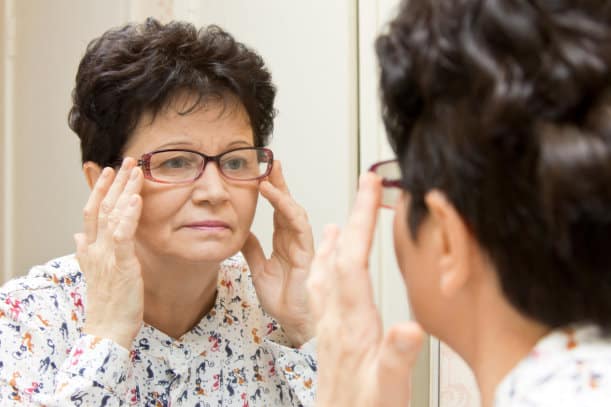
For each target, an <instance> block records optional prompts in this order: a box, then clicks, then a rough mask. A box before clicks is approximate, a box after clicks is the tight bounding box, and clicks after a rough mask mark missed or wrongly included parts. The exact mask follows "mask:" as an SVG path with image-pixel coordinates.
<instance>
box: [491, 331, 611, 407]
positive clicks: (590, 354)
mask: <svg viewBox="0 0 611 407" xmlns="http://www.w3.org/2000/svg"><path fill="white" fill-rule="evenodd" d="M603 406H605V407H608V406H611V338H609V337H604V336H603V335H602V334H601V331H600V329H598V328H597V327H595V326H584V327H580V328H576V329H573V328H570V329H563V330H557V331H553V332H551V333H550V334H548V335H546V336H545V337H544V338H543V339H541V340H540V341H539V342H538V343H537V345H536V346H535V347H534V349H533V350H532V351H531V352H530V354H529V355H528V357H526V358H525V359H524V360H523V361H521V362H520V363H519V364H518V365H517V366H516V367H515V368H514V369H513V370H512V371H511V372H510V373H509V374H508V375H507V376H506V377H505V379H503V381H502V382H501V384H500V385H499V386H498V387H497V390H496V402H495V407H603Z"/></svg>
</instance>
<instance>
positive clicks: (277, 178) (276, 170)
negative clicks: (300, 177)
mask: <svg viewBox="0 0 611 407" xmlns="http://www.w3.org/2000/svg"><path fill="white" fill-rule="evenodd" d="M267 179H268V180H269V182H271V183H272V185H274V186H275V187H276V188H278V189H279V190H281V191H282V192H284V193H285V194H290V192H289V187H288V185H287V184H286V180H285V179H284V174H283V173H282V163H280V161H279V160H274V165H273V167H272V171H271V172H270V173H269V175H268V177H267Z"/></svg>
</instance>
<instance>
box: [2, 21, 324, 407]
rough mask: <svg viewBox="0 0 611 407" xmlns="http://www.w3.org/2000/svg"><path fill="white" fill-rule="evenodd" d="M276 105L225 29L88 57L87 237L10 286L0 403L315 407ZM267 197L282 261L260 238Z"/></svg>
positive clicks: (135, 43)
mask: <svg viewBox="0 0 611 407" xmlns="http://www.w3.org/2000/svg"><path fill="white" fill-rule="evenodd" d="M274 96H275V88H274V86H273V84H272V82H271V76H270V74H269V72H268V71H267V69H266V68H265V66H264V63H263V61H262V60H261V58H260V57H259V56H258V55H257V54H256V53H255V52H254V51H252V50H250V49H249V48H247V47H246V46H244V45H243V44H241V43H238V42H236V41H235V40H234V39H233V38H232V36H231V35H229V34H228V33H226V32H224V31H222V30H221V29H220V28H218V27H209V28H207V29H203V30H201V31H197V30H196V29H195V28H194V27H193V26H192V25H190V24H186V23H178V22H174V23H169V24H167V25H162V24H160V23H158V22H157V21H155V20H152V19H149V20H147V21H146V22H145V23H144V24H142V25H127V26H124V27H121V28H118V29H113V30H110V31H108V32H106V33H105V34H103V35H102V36H101V37H100V38H98V39H96V40H94V41H93V42H91V44H90V45H89V47H88V48H87V52H86V53H85V56H84V57H83V59H82V61H81V64H80V66H79V70H78V73H77V77H76V86H75V89H74V92H73V102H74V105H73V107H72V109H71V111H70V115H69V123H70V126H71V128H72V129H73V130H74V131H75V132H76V134H77V135H78V136H79V138H80V140H81V150H82V159H83V171H84V174H85V178H86V180H87V183H88V184H89V186H90V187H91V189H92V192H91V195H90V197H89V200H88V202H87V203H86V205H85V208H84V230H83V232H82V233H78V234H77V235H76V236H75V241H76V256H73V255H71V256H66V257H61V258H58V259H55V260H52V261H50V262H49V263H47V264H45V265H42V266H38V267H35V268H33V269H32V270H31V272H30V273H29V275H28V276H26V277H24V278H19V279H16V280H14V281H10V282H8V283H7V284H6V285H5V286H4V287H3V288H2V291H1V293H0V299H1V304H2V318H1V319H0V362H1V364H0V377H1V379H2V381H3V385H2V390H1V404H2V405H13V404H15V405H20V404H27V405H31V404H35V405H45V406H49V405H61V406H65V405H88V406H95V405H99V406H110V405H117V406H118V405H128V404H133V405H147V406H148V405H151V406H168V405H186V406H212V405H219V406H220V405H222V406H247V405H290V406H293V405H294V406H297V405H304V404H308V403H309V402H310V401H311V400H312V398H313V388H314V379H315V373H314V372H315V370H316V364H315V361H314V358H313V354H312V349H311V345H310V344H309V343H308V341H309V339H310V338H311V337H312V331H313V329H312V323H311V322H310V317H309V311H308V307H307V301H306V299H305V293H304V292H303V291H304V290H303V285H304V282H305V279H306V276H307V274H308V270H309V266H310V262H311V258H312V255H313V241H312V236H311V230H310V227H309V224H308V221H307V218H306V215H305V212H304V211H303V209H302V208H301V207H299V206H298V205H297V204H296V203H295V202H294V201H293V199H292V198H291V197H290V195H289V193H288V189H287V186H286V184H285V182H284V179H283V176H282V172H281V168H280V165H279V162H277V161H274V160H273V154H272V152H271V151H270V150H268V149H266V148H264V147H263V146H265V145H266V143H267V142H268V139H269V136H270V134H271V131H272V127H273V117H274V107H273V102H274ZM259 192H260V193H261V194H262V195H263V196H264V197H265V198H266V199H267V200H269V202H270V203H271V204H272V206H273V207H274V209H275V215H274V237H273V243H274V247H273V253H272V255H271V257H270V258H269V259H266V258H265V256H264V253H263V251H262V249H261V247H260V245H259V243H258V241H257V238H256V237H255V236H254V235H253V234H252V233H250V226H251V223H252V220H253V216H254V214H255V207H256V203H257V197H258V194H259ZM240 252H241V253H243V254H244V257H242V255H241V254H239V253H240Z"/></svg>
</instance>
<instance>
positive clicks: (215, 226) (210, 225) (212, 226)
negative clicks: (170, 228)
mask: <svg viewBox="0 0 611 407" xmlns="http://www.w3.org/2000/svg"><path fill="white" fill-rule="evenodd" d="M185 227H187V228H190V229H198V230H225V229H229V225H228V224H227V223H225V222H223V221H219V220H204V221H199V222H192V223H188V224H186V225H185Z"/></svg>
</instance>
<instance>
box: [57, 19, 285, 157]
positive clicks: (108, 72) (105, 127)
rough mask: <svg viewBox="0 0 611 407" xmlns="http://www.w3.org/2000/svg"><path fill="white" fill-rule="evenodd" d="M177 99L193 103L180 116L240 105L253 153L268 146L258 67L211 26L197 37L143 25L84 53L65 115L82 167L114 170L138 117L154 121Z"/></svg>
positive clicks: (255, 58)
mask: <svg viewBox="0 0 611 407" xmlns="http://www.w3.org/2000/svg"><path fill="white" fill-rule="evenodd" d="M184 91H187V92H191V93H193V94H194V95H196V96H199V98H198V102H197V103H196V104H195V105H194V106H190V107H189V109H187V110H186V111H185V112H184V113H188V112H189V111H191V110H192V109H193V108H195V107H196V106H197V105H199V104H201V103H205V102H206V101H208V100H210V99H217V100H222V101H224V102H228V101H229V99H231V98H233V99H234V101H239V102H241V104H242V105H243V106H244V108H245V110H246V112H247V113H248V118H249V121H250V125H251V127H252V130H253V134H254V142H255V145H256V146H264V145H266V144H267V143H268V141H269V137H270V135H271V133H272V130H273V125H274V116H275V109H274V98H275V95H276V88H275V86H274V85H273V83H272V81H271V74H270V72H269V71H268V69H267V68H266V66H265V64H264V62H263V59H262V58H261V57H260V56H259V55H258V54H257V53H256V52H255V51H253V50H252V49H250V48H248V47H247V46H245V45H244V44H242V43H240V42H237V41H236V40H235V39H234V38H233V37H232V36H231V35H230V34H229V33H227V32H225V31H223V30H222V29H221V28H219V27H218V26H208V27H205V28H202V29H200V30H197V29H196V28H195V27H194V26H193V25H192V24H190V23H185V22H170V23H168V24H161V23H159V22H158V21H156V20H155V19H152V18H149V19H147V20H146V21H145V22H144V23H143V24H127V25H125V26H123V27H119V28H116V29H111V30H109V31H107V32H105V33H104V34H103V35H102V36H101V37H99V38H96V39H94V40H93V41H91V43H90V44H89V46H88V47H87V51H86V53H85V55H84V56H83V58H82V60H81V62H80V65H79V68H78V72H77V75H76V86H75V88H74V90H73V92H72V99H73V106H72V108H71V109H70V113H69V115H68V122H69V125H70V128H71V129H72V130H73V131H74V132H75V133H76V134H77V135H78V137H79V138H80V140H81V153H82V161H83V162H86V161H93V162H95V163H98V164H99V165H101V166H104V165H111V164H113V163H114V162H116V160H118V159H120V158H121V154H122V150H123V148H124V147H125V145H126V143H127V141H128V139H129V136H130V134H131V132H132V131H133V130H134V128H135V126H136V125H137V123H138V120H139V119H140V118H141V116H142V114H143V113H151V114H152V115H153V117H155V115H156V114H157V113H158V112H159V111H160V110H161V109H162V108H164V107H165V106H167V105H168V104H169V103H170V102H171V100H172V98H174V97H176V96H177V95H178V94H179V93H181V92H184Z"/></svg>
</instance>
